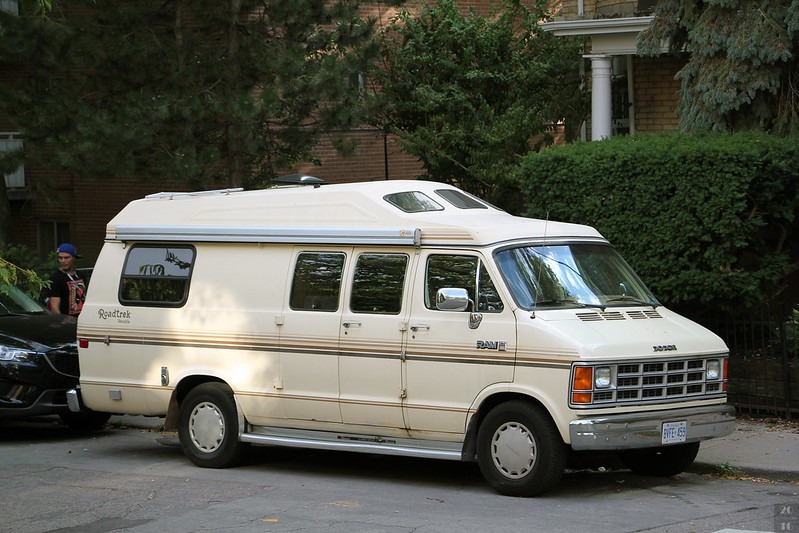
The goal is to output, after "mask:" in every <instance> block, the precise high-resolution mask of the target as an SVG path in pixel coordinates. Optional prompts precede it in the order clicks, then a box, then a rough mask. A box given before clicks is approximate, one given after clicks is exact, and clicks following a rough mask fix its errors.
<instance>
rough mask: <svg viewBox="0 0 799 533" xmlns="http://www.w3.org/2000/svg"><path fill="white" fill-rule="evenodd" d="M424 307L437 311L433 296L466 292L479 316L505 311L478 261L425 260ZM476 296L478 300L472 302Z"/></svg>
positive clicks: (462, 258)
mask: <svg viewBox="0 0 799 533" xmlns="http://www.w3.org/2000/svg"><path fill="white" fill-rule="evenodd" d="M425 285H426V293H425V305H426V306H427V308H428V309H435V308H436V303H435V302H436V292H438V290H439V289H443V288H458V289H466V290H467V291H468V292H469V299H471V300H472V301H473V302H476V304H477V310H478V311H481V312H488V313H497V312H500V311H502V309H503V308H504V306H503V304H502V300H501V299H500V297H499V293H498V292H497V289H496V287H495V286H494V282H493V281H491V276H489V275H488V271H487V270H486V268H485V265H484V264H483V262H482V261H481V260H480V258H479V257H475V256H471V255H431V256H430V257H429V258H428V259H427V279H426V283H425ZM475 295H477V298H475Z"/></svg>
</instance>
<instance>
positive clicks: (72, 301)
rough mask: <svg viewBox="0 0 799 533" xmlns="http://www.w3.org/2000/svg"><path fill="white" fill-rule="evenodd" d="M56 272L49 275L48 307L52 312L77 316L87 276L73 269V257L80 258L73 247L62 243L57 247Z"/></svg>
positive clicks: (83, 295) (87, 282)
mask: <svg viewBox="0 0 799 533" xmlns="http://www.w3.org/2000/svg"><path fill="white" fill-rule="evenodd" d="M57 258H58V267H59V268H58V272H56V273H55V274H53V275H52V276H51V277H50V292H49V298H50V299H49V301H48V304H47V305H48V307H49V309H50V311H52V312H53V313H60V314H62V315H72V316H78V315H79V314H80V312H81V309H83V302H84V300H85V299H86V287H87V286H88V284H89V279H88V276H85V275H83V273H81V272H79V271H78V270H75V259H78V258H80V256H79V255H78V252H77V250H76V249H75V247H74V246H73V245H71V244H69V243H64V244H62V245H61V246H59V247H58V251H57Z"/></svg>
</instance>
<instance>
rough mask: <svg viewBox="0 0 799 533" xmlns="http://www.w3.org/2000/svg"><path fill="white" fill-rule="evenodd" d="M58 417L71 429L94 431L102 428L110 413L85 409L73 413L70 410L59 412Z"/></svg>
mask: <svg viewBox="0 0 799 533" xmlns="http://www.w3.org/2000/svg"><path fill="white" fill-rule="evenodd" d="M58 417H59V418H60V419H61V421H62V422H63V423H65V424H66V425H68V426H69V427H71V428H72V429H79V430H81V431H95V430H98V429H102V427H103V426H104V425H105V423H106V422H108V419H109V418H111V413H101V412H100V411H89V410H88V409H87V410H85V411H80V412H78V413H73V412H72V411H67V412H64V413H59V414H58Z"/></svg>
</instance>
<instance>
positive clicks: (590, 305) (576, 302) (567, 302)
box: [534, 298, 607, 311]
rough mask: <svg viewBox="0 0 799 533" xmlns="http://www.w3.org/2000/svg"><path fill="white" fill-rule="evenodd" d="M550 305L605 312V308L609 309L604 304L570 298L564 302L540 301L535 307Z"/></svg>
mask: <svg viewBox="0 0 799 533" xmlns="http://www.w3.org/2000/svg"><path fill="white" fill-rule="evenodd" d="M550 304H571V305H576V306H577V307H591V308H596V309H602V310H603V311H604V310H605V307H607V306H606V305H602V304H587V303H583V302H578V301H577V300H571V299H568V298H567V299H563V300H540V301H538V302H535V304H534V305H535V306H536V307H538V306H540V305H550Z"/></svg>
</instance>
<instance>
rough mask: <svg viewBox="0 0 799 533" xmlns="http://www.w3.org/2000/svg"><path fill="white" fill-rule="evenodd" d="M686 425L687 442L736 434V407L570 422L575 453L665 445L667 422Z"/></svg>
mask: <svg viewBox="0 0 799 533" xmlns="http://www.w3.org/2000/svg"><path fill="white" fill-rule="evenodd" d="M677 421H685V422H686V437H685V442H698V441H701V440H706V439H712V438H715V437H723V436H725V435H729V434H730V433H732V432H733V431H735V408H734V407H732V406H731V405H714V406H709V407H694V408H686V409H669V410H667V411H649V412H645V413H625V414H618V415H600V416H596V417H592V418H581V419H579V420H573V421H571V422H570V423H569V437H570V438H571V447H572V448H573V449H575V450H629V449H635V448H653V447H658V446H662V445H663V444H662V443H661V431H662V427H663V423H664V422H677Z"/></svg>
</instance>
